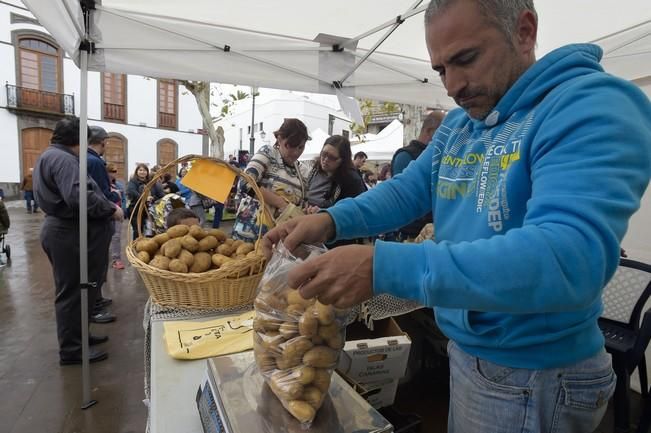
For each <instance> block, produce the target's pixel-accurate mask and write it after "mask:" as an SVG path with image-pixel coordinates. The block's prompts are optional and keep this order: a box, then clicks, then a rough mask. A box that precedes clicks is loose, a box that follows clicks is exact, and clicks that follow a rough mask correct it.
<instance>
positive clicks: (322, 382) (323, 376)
mask: <svg viewBox="0 0 651 433" xmlns="http://www.w3.org/2000/svg"><path fill="white" fill-rule="evenodd" d="M311 384H312V385H313V386H316V387H317V388H319V390H320V391H321V392H322V393H324V394H325V393H327V392H328V388H330V373H329V372H328V370H325V369H323V368H315V369H314V379H313V380H312V383H311Z"/></svg>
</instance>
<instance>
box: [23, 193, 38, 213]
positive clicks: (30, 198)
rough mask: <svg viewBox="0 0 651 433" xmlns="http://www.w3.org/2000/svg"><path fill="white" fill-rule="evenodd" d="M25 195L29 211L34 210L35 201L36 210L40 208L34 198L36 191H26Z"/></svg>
mask: <svg viewBox="0 0 651 433" xmlns="http://www.w3.org/2000/svg"><path fill="white" fill-rule="evenodd" d="M24 197H25V207H26V208H27V211H28V212H32V203H34V205H33V206H34V207H33V209H34V212H36V211H37V210H38V204H37V203H36V199H35V198H34V191H25V194H24Z"/></svg>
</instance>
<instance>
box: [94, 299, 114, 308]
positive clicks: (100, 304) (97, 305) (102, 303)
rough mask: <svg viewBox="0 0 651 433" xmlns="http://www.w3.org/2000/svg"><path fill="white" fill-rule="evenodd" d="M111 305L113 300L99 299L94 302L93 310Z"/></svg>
mask: <svg viewBox="0 0 651 433" xmlns="http://www.w3.org/2000/svg"><path fill="white" fill-rule="evenodd" d="M112 303H113V299H111V298H99V299H98V300H96V301H95V309H102V308H104V307H108V306H109V305H111V304H112Z"/></svg>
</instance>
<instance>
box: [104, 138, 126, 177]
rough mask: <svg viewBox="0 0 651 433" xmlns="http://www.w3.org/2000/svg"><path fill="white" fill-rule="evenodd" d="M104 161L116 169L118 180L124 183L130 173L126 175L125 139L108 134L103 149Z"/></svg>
mask: <svg viewBox="0 0 651 433" xmlns="http://www.w3.org/2000/svg"><path fill="white" fill-rule="evenodd" d="M104 159H105V160H106V162H107V163H113V164H115V166H116V167H117V169H118V176H117V178H118V180H121V181H122V182H126V181H128V180H129V176H130V175H131V173H127V167H128V165H127V138H126V137H125V136H124V135H122V134H118V133H117V132H109V138H108V140H106V147H105V148H104Z"/></svg>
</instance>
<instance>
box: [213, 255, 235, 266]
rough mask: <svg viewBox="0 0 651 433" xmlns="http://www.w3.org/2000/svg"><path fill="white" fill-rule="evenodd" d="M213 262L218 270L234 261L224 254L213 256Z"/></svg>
mask: <svg viewBox="0 0 651 433" xmlns="http://www.w3.org/2000/svg"><path fill="white" fill-rule="evenodd" d="M211 260H212V263H213V265H215V266H217V267H218V268H220V267H222V266H223V265H224V264H225V263H228V262H230V261H231V260H233V259H231V258H230V257H228V256H225V255H223V254H213V255H212V258H211Z"/></svg>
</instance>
